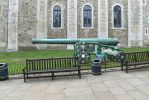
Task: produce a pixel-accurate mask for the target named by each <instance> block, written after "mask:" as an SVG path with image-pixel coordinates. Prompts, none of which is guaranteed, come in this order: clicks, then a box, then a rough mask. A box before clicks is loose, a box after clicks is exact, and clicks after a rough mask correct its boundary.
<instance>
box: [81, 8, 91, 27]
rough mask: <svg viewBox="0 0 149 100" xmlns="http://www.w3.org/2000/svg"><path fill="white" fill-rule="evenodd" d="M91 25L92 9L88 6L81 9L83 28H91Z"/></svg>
mask: <svg viewBox="0 0 149 100" xmlns="http://www.w3.org/2000/svg"><path fill="white" fill-rule="evenodd" d="M91 25H92V8H91V6H89V5H86V6H84V8H83V27H91Z"/></svg>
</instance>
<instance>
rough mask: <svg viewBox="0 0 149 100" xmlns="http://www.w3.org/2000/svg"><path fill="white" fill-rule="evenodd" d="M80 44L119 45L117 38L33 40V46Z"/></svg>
mask: <svg viewBox="0 0 149 100" xmlns="http://www.w3.org/2000/svg"><path fill="white" fill-rule="evenodd" d="M79 42H85V43H100V44H103V45H112V46H116V45H117V44H118V43H119V42H118V40H117V39H116V38H101V39H98V38H78V39H62V38H61V39H58V38H57V39H32V43H33V44H76V43H79Z"/></svg>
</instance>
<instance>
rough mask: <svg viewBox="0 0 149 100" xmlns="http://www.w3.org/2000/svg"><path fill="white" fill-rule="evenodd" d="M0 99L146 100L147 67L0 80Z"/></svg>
mask: <svg viewBox="0 0 149 100" xmlns="http://www.w3.org/2000/svg"><path fill="white" fill-rule="evenodd" d="M0 100H149V70H148V69H147V70H139V71H135V72H130V73H128V74H126V73H125V72H122V71H116V72H106V73H103V74H102V75H101V76H94V75H91V74H88V75H82V78H81V79H79V78H78V77H77V76H73V77H72V76H71V77H64V78H56V79H55V80H54V81H52V80H51V78H44V79H43V78H42V79H31V80H29V81H28V82H27V83H24V82H23V79H9V80H7V81H0Z"/></svg>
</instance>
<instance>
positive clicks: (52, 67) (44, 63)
mask: <svg viewBox="0 0 149 100" xmlns="http://www.w3.org/2000/svg"><path fill="white" fill-rule="evenodd" d="M72 71H78V75H79V78H81V71H80V66H79V64H78V60H77V59H76V58H74V57H67V58H51V59H30V60H29V59H27V60H26V66H25V67H24V69H23V76H24V82H26V79H28V78H29V75H31V74H43V73H51V74H52V75H51V76H52V80H53V79H54V77H55V75H54V73H59V72H72Z"/></svg>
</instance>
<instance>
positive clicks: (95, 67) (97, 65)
mask: <svg viewBox="0 0 149 100" xmlns="http://www.w3.org/2000/svg"><path fill="white" fill-rule="evenodd" d="M91 67H92V74H93V75H101V61H100V60H99V59H95V60H93V61H92V64H91Z"/></svg>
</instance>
